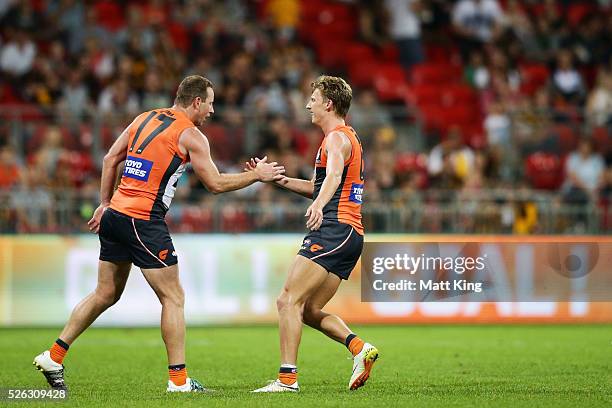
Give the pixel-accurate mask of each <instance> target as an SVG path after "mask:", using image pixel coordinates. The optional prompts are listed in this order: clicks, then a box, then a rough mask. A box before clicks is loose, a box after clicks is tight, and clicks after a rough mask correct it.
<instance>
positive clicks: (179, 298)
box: [159, 286, 185, 308]
mask: <svg viewBox="0 0 612 408" xmlns="http://www.w3.org/2000/svg"><path fill="white" fill-rule="evenodd" d="M159 300H160V302H161V304H162V305H164V306H175V307H181V308H182V307H185V292H184V291H183V288H181V287H180V286H179V287H178V288H175V289H174V290H172V291H167V292H164V293H163V294H161V295H160V297H159Z"/></svg>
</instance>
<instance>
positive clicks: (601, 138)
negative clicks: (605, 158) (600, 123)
mask: <svg viewBox="0 0 612 408" xmlns="http://www.w3.org/2000/svg"><path fill="white" fill-rule="evenodd" d="M593 142H594V144H595V149H596V150H597V151H598V152H599V153H601V154H603V155H606V154H608V153H609V152H610V151H612V136H611V135H610V132H608V129H607V128H605V127H597V128H595V129H593Z"/></svg>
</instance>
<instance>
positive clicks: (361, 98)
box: [348, 89, 391, 146]
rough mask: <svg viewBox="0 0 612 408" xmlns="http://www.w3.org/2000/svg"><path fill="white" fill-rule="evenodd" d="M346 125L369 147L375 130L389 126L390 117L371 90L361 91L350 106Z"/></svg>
mask: <svg viewBox="0 0 612 408" xmlns="http://www.w3.org/2000/svg"><path fill="white" fill-rule="evenodd" d="M348 123H349V124H350V125H351V126H353V127H354V128H355V130H357V132H359V134H360V135H361V137H362V143H364V145H366V146H369V145H370V141H371V140H372V136H373V134H374V131H375V130H376V129H378V128H380V127H383V126H389V125H391V116H390V115H389V111H388V110H387V109H385V108H384V107H383V106H381V105H380V103H379V102H378V100H377V99H376V95H375V94H374V92H373V91H372V90H370V89H363V90H361V91H359V94H358V95H357V98H356V100H355V102H353V104H352V105H351V109H350V111H349V118H348Z"/></svg>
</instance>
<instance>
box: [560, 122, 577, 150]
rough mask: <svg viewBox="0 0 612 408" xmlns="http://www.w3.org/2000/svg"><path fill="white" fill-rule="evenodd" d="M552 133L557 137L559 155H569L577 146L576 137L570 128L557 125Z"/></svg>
mask: <svg viewBox="0 0 612 408" xmlns="http://www.w3.org/2000/svg"><path fill="white" fill-rule="evenodd" d="M554 133H555V134H556V135H557V136H558V137H559V139H558V141H559V148H560V149H561V153H564V154H565V153H569V152H571V151H572V150H574V149H575V148H576V146H577V145H578V136H577V135H576V133H575V132H574V129H573V128H572V127H571V126H567V125H557V126H555V128H554Z"/></svg>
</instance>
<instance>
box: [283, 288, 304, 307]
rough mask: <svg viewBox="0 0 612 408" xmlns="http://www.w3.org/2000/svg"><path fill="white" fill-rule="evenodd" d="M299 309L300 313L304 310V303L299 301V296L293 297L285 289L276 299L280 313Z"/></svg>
mask: <svg viewBox="0 0 612 408" xmlns="http://www.w3.org/2000/svg"><path fill="white" fill-rule="evenodd" d="M295 307H297V308H299V309H300V311H303V309H304V301H303V300H301V299H299V298H298V297H297V296H294V295H292V294H291V293H290V292H289V291H288V290H287V289H283V290H282V291H281V293H280V295H279V296H278V298H277V299H276V308H277V309H278V311H279V312H283V311H286V310H288V309H289V308H295Z"/></svg>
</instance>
